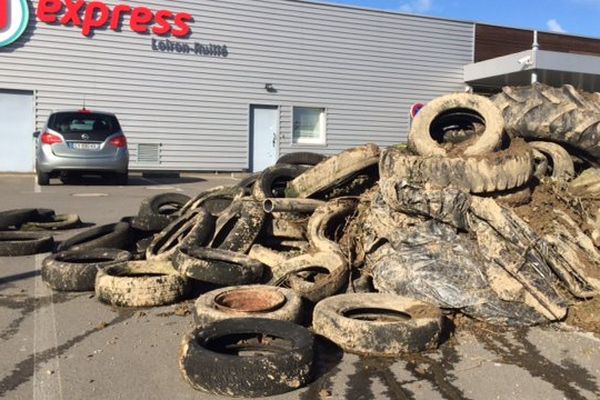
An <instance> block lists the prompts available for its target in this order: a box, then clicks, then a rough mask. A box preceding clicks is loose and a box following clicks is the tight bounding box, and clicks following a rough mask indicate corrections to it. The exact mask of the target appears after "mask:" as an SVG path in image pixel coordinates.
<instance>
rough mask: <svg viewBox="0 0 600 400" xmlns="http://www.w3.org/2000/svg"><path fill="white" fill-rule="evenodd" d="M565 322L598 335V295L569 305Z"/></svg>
mask: <svg viewBox="0 0 600 400" xmlns="http://www.w3.org/2000/svg"><path fill="white" fill-rule="evenodd" d="M565 322H566V323H567V324H568V325H572V326H575V327H578V328H581V329H583V330H586V331H588V332H593V333H595V334H597V335H600V297H599V296H596V297H594V298H593V299H592V300H589V301H582V302H579V303H577V304H575V305H573V306H571V307H570V308H569V314H568V315H567V320H566V321H565Z"/></svg>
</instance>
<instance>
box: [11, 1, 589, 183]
mask: <svg viewBox="0 0 600 400" xmlns="http://www.w3.org/2000/svg"><path fill="white" fill-rule="evenodd" d="M538 45H539V46H538ZM599 60H600V41H598V40H596V39H591V38H581V37H574V36H567V35H558V34H550V33H540V34H539V35H537V34H535V35H534V32H532V31H527V30H520V29H512V28H504V27H496V26H490V25H482V24H476V23H473V22H465V21H454V20H447V19H440V18H432V17H424V16H415V15H407V14H401V13H394V12H386V11H377V10H368V9H362V8H356V7H348V6H339V5H332V4H323V3H315V2H310V1H297V0H219V1H216V0H193V1H192V0H185V1H184V0H181V1H180V0H176V1H166V0H134V1H126V2H125V1H120V0H117V1H115V0H101V1H100V0H98V1H87V0H33V1H30V0H0V139H1V140H2V143H3V146H2V147H1V148H0V172H7V171H17V172H27V171H32V170H33V153H32V133H33V131H35V130H39V129H41V128H42V127H43V125H44V123H45V122H46V119H47V118H48V116H49V114H50V113H51V112H53V111H60V110H64V109H78V108H81V107H82V106H83V105H84V104H85V106H86V107H87V108H88V109H91V110H103V111H110V112H114V113H116V114H117V116H118V117H119V120H120V122H121V125H122V127H123V130H124V132H125V134H126V135H127V137H128V140H129V144H130V153H131V161H130V169H132V170H161V171H242V170H260V169H262V168H263V167H264V166H266V165H269V164H272V163H273V162H274V161H275V160H276V158H277V157H278V156H279V155H282V154H285V153H289V152H292V151H316V152H321V153H326V154H331V153H335V152H338V151H340V150H343V149H345V148H348V147H351V146H354V145H358V144H362V143H365V142H375V143H378V144H380V145H382V146H387V145H392V144H395V143H399V142H403V141H405V140H406V135H407V132H408V129H409V120H410V118H409V115H408V110H409V108H410V106H411V105H412V104H414V103H426V102H427V101H429V100H431V99H432V98H434V97H436V96H439V95H443V94H447V93H449V92H454V91H463V90H465V88H467V87H472V88H474V89H475V90H476V91H481V92H494V91H497V90H498V89H499V88H500V87H502V86H503V85H506V84H527V83H529V82H530V81H531V79H532V78H533V79H537V80H539V81H542V82H547V83H550V84H554V85H559V84H562V83H571V84H574V85H575V86H577V87H580V88H583V89H586V90H600V88H599V87H597V86H599V85H600V79H596V77H597V75H596V73H597V71H600V61H599Z"/></svg>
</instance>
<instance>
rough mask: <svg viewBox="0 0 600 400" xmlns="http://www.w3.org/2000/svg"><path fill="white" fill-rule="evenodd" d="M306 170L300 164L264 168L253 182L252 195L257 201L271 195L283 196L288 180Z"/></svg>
mask: <svg viewBox="0 0 600 400" xmlns="http://www.w3.org/2000/svg"><path fill="white" fill-rule="evenodd" d="M306 170H307V167H305V166H302V165H290V164H276V165H273V166H272V167H268V168H266V169H265V170H264V171H263V172H262V173H261V174H260V175H259V176H258V179H257V180H256V183H254V188H253V189H252V195H253V196H254V198H255V199H256V200H258V201H261V202H262V201H263V200H265V199H268V198H272V197H285V188H286V185H287V184H288V182H290V181H292V180H293V179H295V178H296V177H298V176H300V175H301V174H302V173H303V172H305V171H306Z"/></svg>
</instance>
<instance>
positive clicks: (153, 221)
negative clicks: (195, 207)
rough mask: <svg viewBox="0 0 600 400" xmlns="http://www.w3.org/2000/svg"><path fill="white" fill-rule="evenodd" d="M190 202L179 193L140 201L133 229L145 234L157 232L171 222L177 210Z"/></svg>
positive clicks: (160, 195) (159, 195)
mask: <svg viewBox="0 0 600 400" xmlns="http://www.w3.org/2000/svg"><path fill="white" fill-rule="evenodd" d="M188 201H190V198H189V196H186V195H184V194H181V193H161V194H158V195H156V196H152V197H149V198H147V199H144V200H143V201H142V204H141V205H140V210H139V212H138V215H137V217H136V218H135V220H134V223H133V227H134V228H137V229H140V230H142V231H146V232H159V231H161V230H163V229H164V228H166V227H167V225H169V224H170V223H171V222H173V221H174V220H175V219H176V218H177V216H178V212H179V210H181V208H182V207H183V206H184V205H185V204H187V202H188Z"/></svg>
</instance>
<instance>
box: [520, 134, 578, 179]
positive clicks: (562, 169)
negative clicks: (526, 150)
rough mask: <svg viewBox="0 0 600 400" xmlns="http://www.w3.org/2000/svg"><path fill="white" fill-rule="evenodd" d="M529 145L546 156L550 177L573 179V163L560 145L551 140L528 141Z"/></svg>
mask: <svg viewBox="0 0 600 400" xmlns="http://www.w3.org/2000/svg"><path fill="white" fill-rule="evenodd" d="M529 146H531V147H532V148H534V149H535V150H537V151H539V152H540V153H542V154H544V155H545V156H546V157H547V159H548V161H549V164H550V166H551V167H552V178H555V179H564V180H571V179H573V177H574V176H575V165H574V164H573V159H572V158H571V156H570V155H569V153H568V152H567V151H566V150H565V149H564V148H563V147H562V146H560V145H558V144H556V143H551V142H529Z"/></svg>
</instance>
